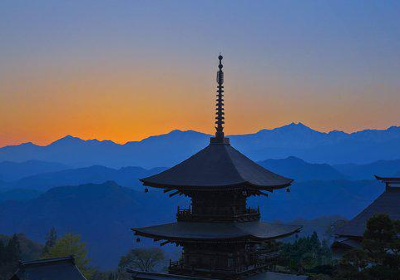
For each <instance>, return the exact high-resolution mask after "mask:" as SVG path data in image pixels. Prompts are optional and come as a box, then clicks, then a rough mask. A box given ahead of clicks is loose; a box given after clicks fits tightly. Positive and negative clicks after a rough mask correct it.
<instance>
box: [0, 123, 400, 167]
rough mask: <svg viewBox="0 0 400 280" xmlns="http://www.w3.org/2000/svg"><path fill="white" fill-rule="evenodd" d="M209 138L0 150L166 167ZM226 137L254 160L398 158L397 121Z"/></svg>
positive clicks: (2, 156) (20, 157)
mask: <svg viewBox="0 0 400 280" xmlns="http://www.w3.org/2000/svg"><path fill="white" fill-rule="evenodd" d="M209 137H210V135H207V134H204V133H200V132H196V131H180V130H174V131H171V132H170V133H168V134H164V135H159V136H152V137H149V138H146V139H143V140H142V141H133V142H128V143H126V144H123V145H121V144H117V143H114V142H112V141H98V140H82V139H79V138H76V137H72V136H66V137H64V138H62V139H59V140H57V141H55V142H53V143H51V144H50V145H47V146H38V145H34V144H32V143H25V144H21V145H16V146H7V147H3V148H1V149H0V162H1V161H17V162H21V161H27V160H32V159H35V160H42V161H53V162H59V163H62V164H66V165H70V166H74V167H83V166H90V165H104V166H108V167H114V168H119V167H123V166H142V167H145V168H151V167H157V166H167V167H169V166H172V165H174V164H177V163H178V162H180V161H182V160H184V159H185V158H187V157H189V156H190V155H192V154H193V153H194V152H196V151H198V150H199V149H201V148H204V147H205V146H206V145H207V144H208V141H209ZM229 137H230V138H231V142H232V144H233V146H234V147H235V148H237V149H239V150H240V151H241V152H243V153H244V154H246V155H247V156H249V157H250V158H251V159H253V160H256V161H260V160H264V159H267V158H275V159H278V158H286V157H288V156H295V157H298V158H301V159H303V160H306V161H308V162H312V163H329V164H345V163H358V164H360V163H363V164H364V163H369V162H372V161H377V160H394V159H399V158H400V141H399V140H400V127H396V126H393V127H390V128H388V129H386V130H363V131H359V132H354V133H345V132H341V131H331V132H328V133H324V132H319V131H316V130H313V129H311V128H309V127H307V126H305V125H304V124H302V123H298V124H295V123H292V124H289V125H286V126H283V127H279V128H275V129H271V130H268V129H264V130H261V131H259V132H257V133H254V134H246V135H231V136H229Z"/></svg>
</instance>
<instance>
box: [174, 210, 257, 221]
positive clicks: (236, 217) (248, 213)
mask: <svg viewBox="0 0 400 280" xmlns="http://www.w3.org/2000/svg"><path fill="white" fill-rule="evenodd" d="M176 217H177V220H178V221H185V222H189V221H256V220H259V219H260V209H259V208H257V209H253V208H250V207H248V208H246V210H244V211H232V212H226V213H215V214H208V213H207V214H196V213H194V212H193V210H192V209H191V208H188V209H182V208H180V207H178V212H177V214H176Z"/></svg>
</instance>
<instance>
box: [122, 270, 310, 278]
mask: <svg viewBox="0 0 400 280" xmlns="http://www.w3.org/2000/svg"><path fill="white" fill-rule="evenodd" d="M128 272H129V273H131V274H132V277H133V279H137V280H220V279H216V278H202V277H198V276H183V275H174V274H168V273H157V272H144V271H136V270H132V269H128ZM242 279H243V280H307V279H309V277H308V276H306V275H295V274H287V273H279V272H271V271H265V272H261V273H259V274H256V275H252V276H247V277H246V276H245V277H242Z"/></svg>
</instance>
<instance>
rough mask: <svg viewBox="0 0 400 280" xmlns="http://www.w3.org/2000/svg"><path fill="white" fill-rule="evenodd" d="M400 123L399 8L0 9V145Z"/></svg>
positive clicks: (128, 4) (105, 4)
mask: <svg viewBox="0 0 400 280" xmlns="http://www.w3.org/2000/svg"><path fill="white" fill-rule="evenodd" d="M220 52H221V53H222V54H223V56H224V65H225V67H224V70H225V89H226V102H225V104H226V107H227V108H226V118H227V120H226V133H227V134H244V133H252V132H256V131H258V130H260V129H263V128H274V127H278V126H282V125H285V124H288V123H290V122H302V123H304V124H306V125H308V126H311V127H312V128H314V129H318V130H321V131H330V130H344V131H346V132H351V131H356V130H361V129H365V128H378V129H384V128H387V127H389V126H392V125H400V1H366V0H363V1H297V0H296V1H232V0H230V1H215V0H210V1H98V0H97V1H80V0H75V1H39V0H35V1H31V0H27V1H12V0H10V1H1V2H0V146H4V145H11V144H19V143H23V142H28V141H32V142H34V143H36V144H48V143H50V142H52V141H54V140H56V139H58V138H61V137H63V136H65V135H73V136H77V137H80V138H83V139H93V138H97V139H100V140H103V139H110V140H113V141H115V142H118V143H125V142H127V141H131V140H140V139H143V138H145V137H147V136H150V135H156V134H163V133H167V132H169V131H171V130H173V129H181V130H187V129H193V130H197V131H202V132H206V133H213V127H214V126H213V121H214V120H213V118H214V115H213V114H214V103H215V98H214V95H215V90H216V82H215V75H216V71H217V64H218V60H217V56H218V55H219V53H220Z"/></svg>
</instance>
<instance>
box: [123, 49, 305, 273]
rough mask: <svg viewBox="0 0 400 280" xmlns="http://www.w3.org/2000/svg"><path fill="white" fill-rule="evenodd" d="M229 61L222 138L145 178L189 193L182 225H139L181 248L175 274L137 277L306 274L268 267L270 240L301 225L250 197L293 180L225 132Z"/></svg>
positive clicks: (219, 125)
mask: <svg viewBox="0 0 400 280" xmlns="http://www.w3.org/2000/svg"><path fill="white" fill-rule="evenodd" d="M222 59H223V57H222V56H221V55H220V56H219V66H218V68H219V69H218V72H217V83H218V86H217V99H216V117H215V119H216V121H215V124H216V133H215V137H212V138H211V139H210V143H209V145H208V146H207V147H206V148H204V149H203V150H201V151H199V152H198V153H196V154H195V155H193V156H191V157H190V158H188V159H187V160H185V161H183V162H181V163H179V164H178V165H176V166H174V167H172V168H170V169H168V170H166V171H164V172H161V173H159V174H157V175H154V176H150V177H147V178H144V179H141V181H142V182H143V185H145V186H150V187H154V188H161V189H163V190H164V193H169V196H170V197H172V196H174V195H184V196H186V197H189V198H190V200H191V203H190V207H189V208H187V209H183V208H179V207H178V211H177V214H176V218H177V221H176V222H175V223H169V224H162V225H156V226H149V227H143V228H133V229H132V230H133V231H134V232H135V234H136V235H138V236H143V237H148V238H152V239H154V240H155V241H162V243H161V245H164V244H167V243H174V244H176V245H177V246H181V247H182V256H181V258H180V259H179V260H178V261H176V262H170V265H169V268H168V273H164V274H163V273H149V272H139V271H134V270H131V273H132V275H133V278H134V279H306V278H307V277H305V276H295V275H288V274H279V273H273V272H268V271H267V270H268V268H269V266H270V264H269V259H270V257H271V252H270V251H269V250H268V248H267V247H266V246H263V244H264V243H266V242H268V241H271V240H275V239H278V238H283V237H287V236H290V235H292V234H294V233H297V232H299V231H300V229H301V227H300V226H293V225H280V224H271V223H267V222H262V221H260V218H261V214H260V210H259V208H251V207H249V206H248V205H247V198H249V197H251V196H268V194H267V192H273V191H274V190H277V189H282V188H288V187H289V186H290V185H291V184H292V182H293V180H292V179H289V178H285V177H283V176H280V175H278V174H275V173H273V172H271V171H269V170H266V169H265V168H263V167H261V166H260V165H258V164H257V163H255V162H253V161H252V160H250V159H249V158H247V157H246V156H244V155H243V154H241V153H240V152H239V151H238V150H236V149H235V148H233V147H232V146H231V145H230V142H229V139H228V138H226V137H225V135H224V95H223V93H224V86H223V84H224V72H223V70H222V68H223V65H222ZM278 274H279V277H277V276H276V275H278ZM282 276H284V277H283V278H282Z"/></svg>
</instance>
